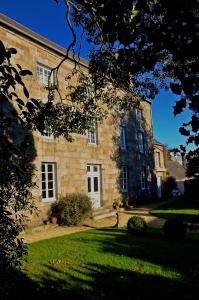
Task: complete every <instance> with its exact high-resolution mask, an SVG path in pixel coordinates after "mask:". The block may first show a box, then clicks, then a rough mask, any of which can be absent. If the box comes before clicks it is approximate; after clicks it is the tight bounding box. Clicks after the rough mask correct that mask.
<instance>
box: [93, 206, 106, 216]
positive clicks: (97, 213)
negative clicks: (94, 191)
mask: <svg viewBox="0 0 199 300" xmlns="http://www.w3.org/2000/svg"><path fill="white" fill-rule="evenodd" d="M109 211H110V209H109V208H103V207H100V208H98V209H95V210H93V216H97V215H100V214H105V213H108V212H109Z"/></svg>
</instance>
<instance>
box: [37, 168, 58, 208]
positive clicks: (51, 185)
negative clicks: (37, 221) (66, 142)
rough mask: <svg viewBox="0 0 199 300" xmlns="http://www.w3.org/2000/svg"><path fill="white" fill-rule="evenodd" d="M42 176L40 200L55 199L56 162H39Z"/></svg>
mask: <svg viewBox="0 0 199 300" xmlns="http://www.w3.org/2000/svg"><path fill="white" fill-rule="evenodd" d="M41 177H42V201H43V202H49V201H55V200H56V181H55V179H56V164H55V163H50V162H48V163H45V162H42V164H41Z"/></svg>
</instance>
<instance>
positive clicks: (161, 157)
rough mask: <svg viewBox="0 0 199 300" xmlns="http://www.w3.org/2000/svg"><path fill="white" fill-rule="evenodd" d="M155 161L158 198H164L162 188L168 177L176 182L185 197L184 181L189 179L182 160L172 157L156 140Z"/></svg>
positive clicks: (178, 157)
mask: <svg viewBox="0 0 199 300" xmlns="http://www.w3.org/2000/svg"><path fill="white" fill-rule="evenodd" d="M154 160H155V174H156V180H157V193H158V197H159V198H161V197H163V196H164V195H163V193H162V192H163V191H162V188H163V182H164V180H166V178H167V177H173V178H174V179H175V180H176V184H177V189H178V190H179V192H180V193H181V194H182V195H183V194H184V181H185V180H186V179H187V178H186V169H185V167H184V165H183V160H182V158H181V157H180V156H174V155H172V154H171V152H169V150H168V149H167V148H166V146H165V145H164V144H161V143H160V142H158V141H157V140H154Z"/></svg>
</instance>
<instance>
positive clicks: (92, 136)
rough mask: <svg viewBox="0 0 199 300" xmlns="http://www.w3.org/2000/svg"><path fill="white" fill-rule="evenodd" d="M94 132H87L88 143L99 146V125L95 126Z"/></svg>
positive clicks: (90, 130)
mask: <svg viewBox="0 0 199 300" xmlns="http://www.w3.org/2000/svg"><path fill="white" fill-rule="evenodd" d="M92 128H93V130H92V129H89V130H87V142H88V144H89V145H97V144H98V128H97V123H96V122H95V123H94V124H93V127H92Z"/></svg>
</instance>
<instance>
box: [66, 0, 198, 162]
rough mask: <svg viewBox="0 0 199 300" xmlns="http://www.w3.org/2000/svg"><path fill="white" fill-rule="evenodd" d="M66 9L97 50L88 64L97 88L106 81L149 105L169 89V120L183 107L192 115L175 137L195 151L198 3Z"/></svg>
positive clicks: (135, 2)
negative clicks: (171, 108) (172, 97)
mask: <svg viewBox="0 0 199 300" xmlns="http://www.w3.org/2000/svg"><path fill="white" fill-rule="evenodd" d="M67 3H68V1H67ZM70 4H71V6H73V19H74V21H75V23H76V25H79V26H82V27H83V28H84V29H85V30H86V32H87V37H88V40H89V41H92V42H93V43H94V44H95V45H96V46H97V47H95V50H94V51H92V53H91V61H90V72H91V74H92V75H93V81H94V83H95V86H96V88H97V89H100V88H102V87H103V86H104V84H106V82H107V79H108V80H109V81H110V82H111V83H112V84H113V85H115V86H117V87H119V88H122V89H126V90H131V91H133V92H135V93H137V94H139V95H142V96H143V97H145V98H147V99H149V100H152V99H153V98H154V96H155V95H156V94H157V92H158V91H159V89H160V88H163V87H164V88H166V89H170V90H171V92H172V93H174V94H176V95H177V96H178V97H179V100H178V101H177V102H176V105H175V106H174V115H177V114H179V113H181V112H182V111H183V110H184V109H185V108H189V109H191V111H192V117H191V121H190V122H188V123H187V124H182V127H181V129H180V133H181V134H183V135H185V136H187V143H188V144H189V143H194V144H195V146H196V147H198V145H199V137H198V129H199V101H198V100H199V98H198V97H199V96H198V87H199V77H198V64H199V58H198V51H197V48H198V43H199V32H198V15H199V1H198V0H191V1H190V0H177V1H175V2H174V1H171V0H169V1H151V0H147V1H143V0H131V1H127V0H117V1H115V0H110V1H105V2H103V3H102V2H101V1H99V0H97V1H96V0H91V1H87V0H83V1H79V0H73V1H70ZM68 5H69V4H68ZM165 105H166V104H165ZM198 151H199V150H198V148H197V149H196V150H195V151H191V152H190V153H189V155H188V157H190V156H191V155H193V152H194V153H198Z"/></svg>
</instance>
